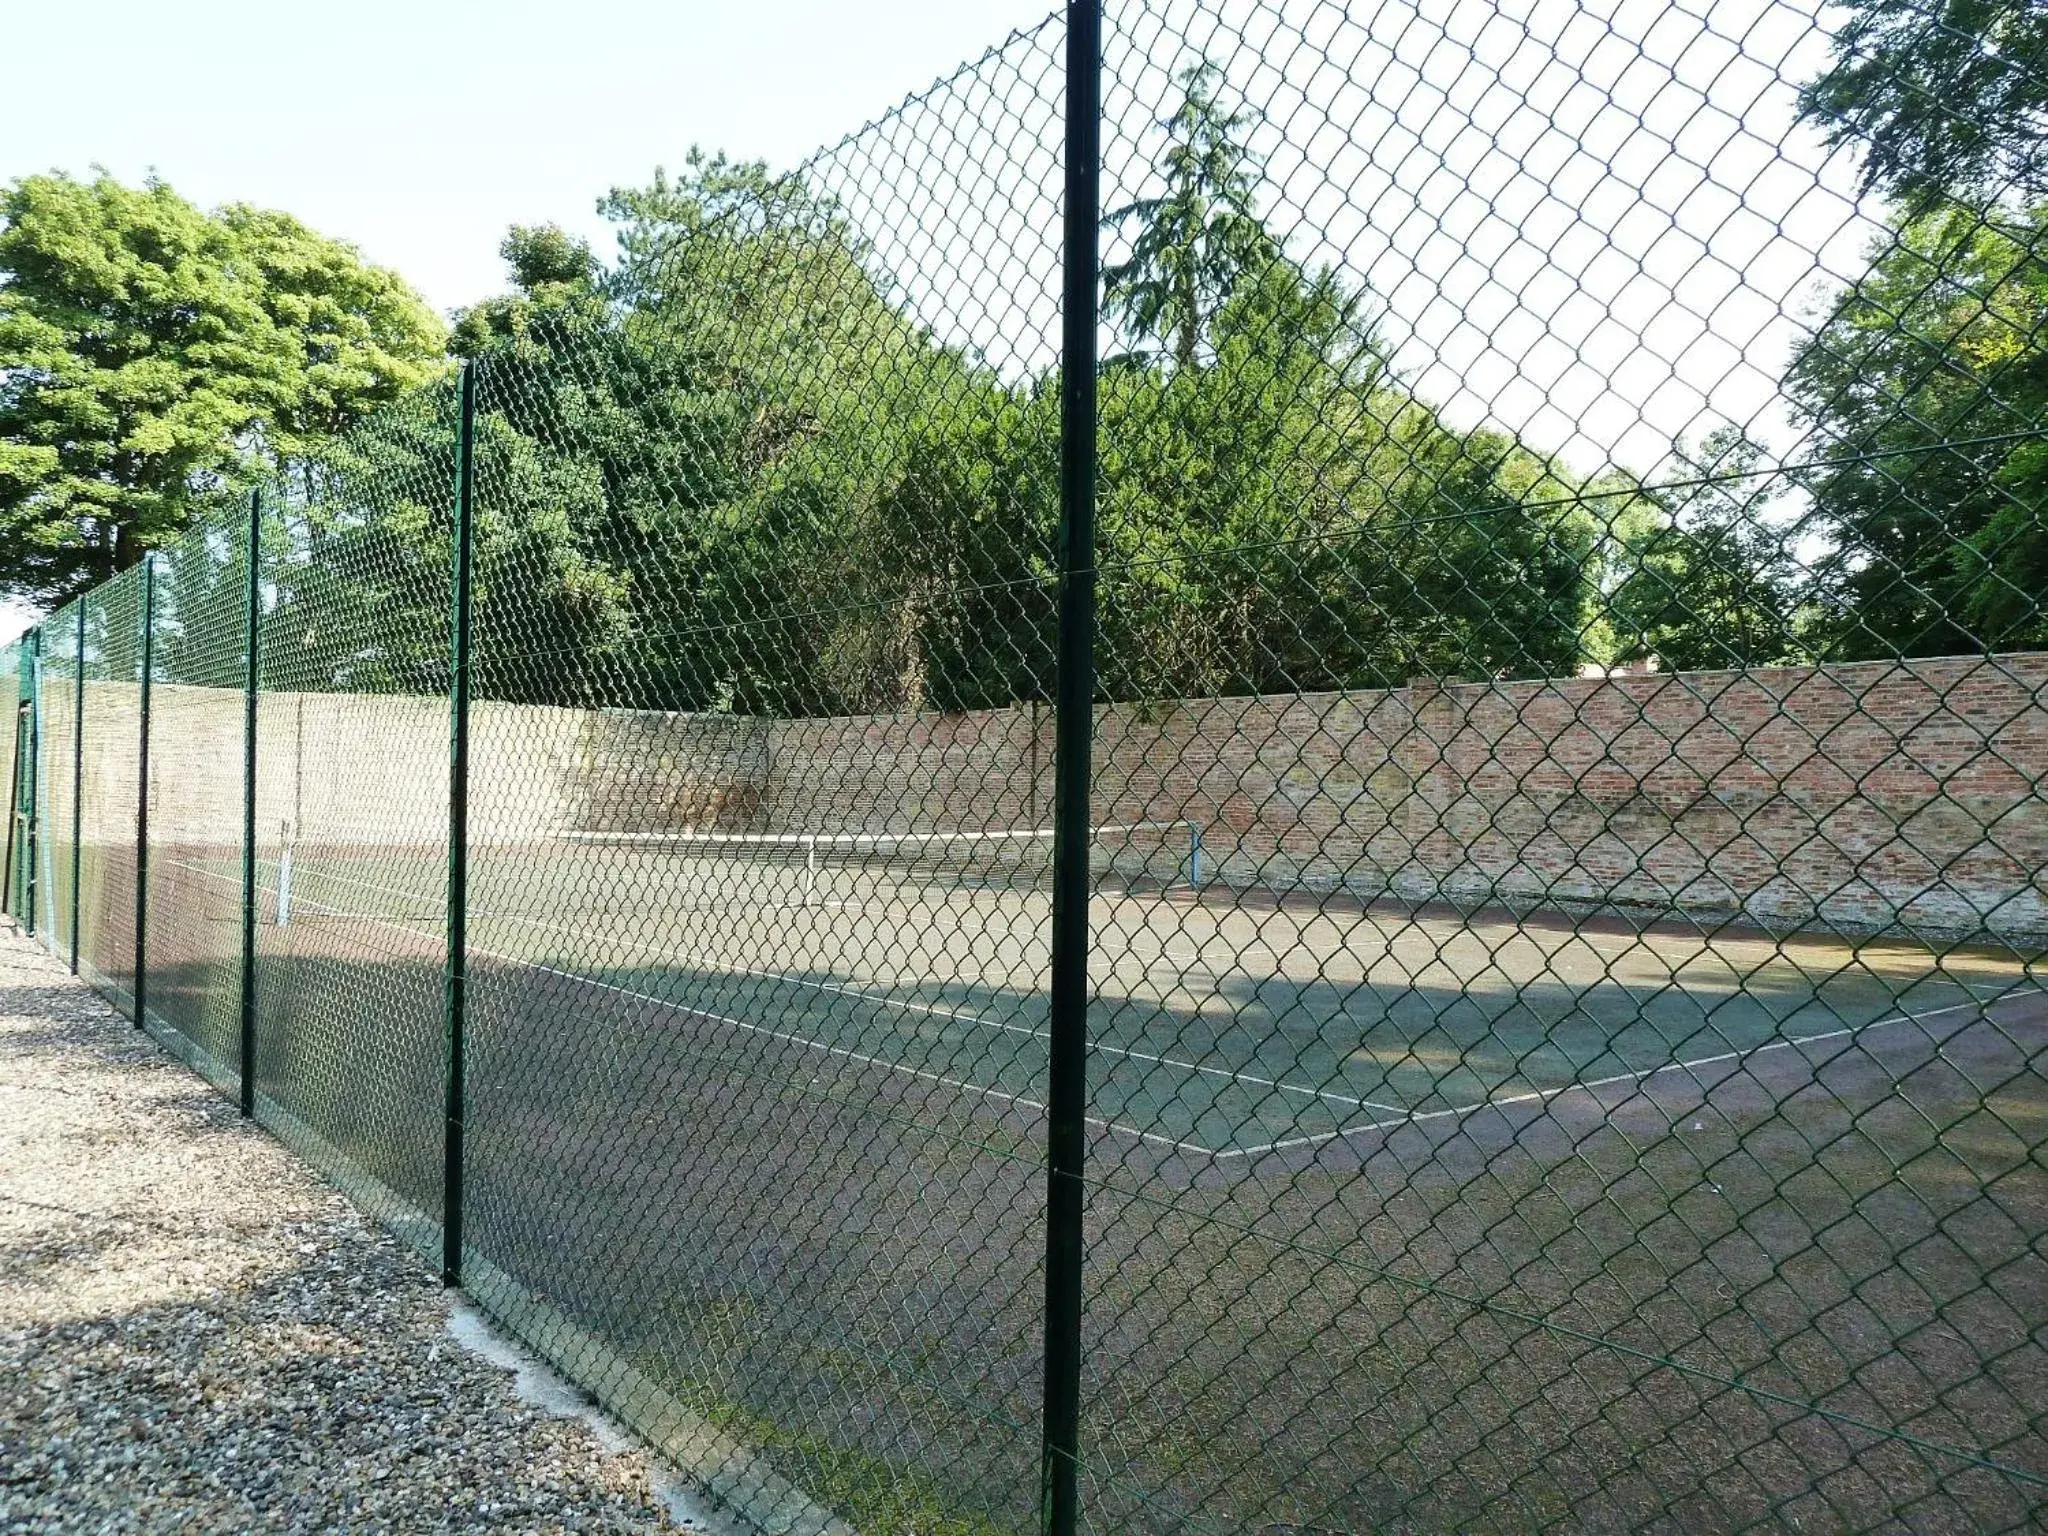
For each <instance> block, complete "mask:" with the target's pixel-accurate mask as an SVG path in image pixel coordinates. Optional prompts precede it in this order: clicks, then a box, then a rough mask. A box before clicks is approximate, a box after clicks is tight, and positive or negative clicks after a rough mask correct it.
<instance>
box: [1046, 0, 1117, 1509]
mask: <svg viewBox="0 0 2048 1536" xmlns="http://www.w3.org/2000/svg"><path fill="white" fill-rule="evenodd" d="M1066 66H1067V104H1066V111H1067V121H1066V195H1065V203H1066V206H1065V209H1064V213H1065V226H1066V227H1065V234H1064V241H1065V254H1064V259H1063V260H1064V267H1065V272H1064V278H1063V282H1062V288H1063V292H1062V294H1061V300H1060V329H1061V336H1060V541H1059V559H1060V603H1059V665H1058V675H1057V679H1056V682H1055V686H1054V714H1053V723H1054V741H1053V855H1052V857H1053V871H1052V974H1051V989H1050V990H1051V999H1050V1012H1049V1018H1048V1024H1049V1033H1050V1035H1051V1041H1050V1045H1049V1051H1048V1069H1049V1073H1050V1077H1051V1092H1050V1094H1049V1095H1048V1096H1047V1105H1046V1108H1047V1114H1046V1121H1047V1125H1046V1234H1045V1410H1044V1444H1043V1448H1042V1453H1041V1460H1040V1473H1039V1501H1038V1508H1039V1529H1040V1530H1041V1531H1042V1532H1043V1533H1044V1536H1073V1533H1074V1532H1075V1531H1076V1530H1077V1529H1078V1528H1079V1525H1080V1512H1081V1494H1080V1469H1081V1294H1082V1293H1081V1266H1082V1258H1083V1256H1082V1251H1081V1242H1082V1210H1083V1196H1084V1188H1083V1184H1082V1179H1083V1177H1084V1175H1085V1173H1086V1171H1087V1155H1088V1142H1087V1129H1088V1127H1087V1113H1088V1063H1087V1057H1088V842H1089V836H1090V830H1089V803H1088V802H1089V747H1090V737H1091V735H1092V734H1093V731H1094V700H1095V365H1096V336H1095V330H1096V289H1097V283H1098V281H1099V277H1100V265H1101V250H1100V247H1099V239H1100V229H1101V223H1102V210H1101V197H1102V188H1101V159H1102V154H1101V131H1102V130H1101V110H1102V4H1101V0H1068V4H1067V60H1066Z"/></svg>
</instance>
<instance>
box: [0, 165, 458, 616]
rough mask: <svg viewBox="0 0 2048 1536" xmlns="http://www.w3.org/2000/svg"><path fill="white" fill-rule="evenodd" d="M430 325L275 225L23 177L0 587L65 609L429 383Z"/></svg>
mask: <svg viewBox="0 0 2048 1536" xmlns="http://www.w3.org/2000/svg"><path fill="white" fill-rule="evenodd" d="M441 351H442V328H441V325H440V322H439V321H438V320H437V319H436V318H435V316H434V315H433V314H432V312H431V311H430V310H428V308H427V307H426V305H425V304H424V303H423V302H422V301H421V300H420V298H419V297H418V296H417V295H416V294H415V293H413V291H412V290H411V289H410V288H408V287H407V286H406V285H405V283H404V282H403V281H401V280H400V279H399V278H398V277H397V276H395V275H394V274H392V273H390V272H388V271H385V270H383V269H381V268H377V267H372V266H369V265H367V264H365V263H364V262H363V261H362V259H361V258H360V256H358V255H357V253H356V252H355V251H354V250H353V249H352V248H351V247H349V246H347V245H344V244H342V243H340V242H338V241H334V240H330V239H327V238H325V237H324V236H321V235H318V234H316V233H314V232H313V231H312V230H309V229H307V228H306V227H305V226H304V225H302V224H300V223H298V222H297V221H296V220H294V219H292V218H290V217H289V216H287V215H285V214H282V213H274V212H269V211H265V210H262V209H256V208H249V207H244V206H240V205H236V206H231V207H228V208H224V209H222V210H220V211H219V212H217V213H212V214H208V213H206V212H203V211H202V210H200V209H199V208H196V207H194V206H193V205H192V204H191V203H189V202H187V201H185V200H184V199H183V198H181V197H179V196H178V195H177V194H176V193H175V192H174V191H172V189H171V188H170V187H169V186H168V185H167V184H165V183H164V182H162V181H159V180H155V179H152V180H150V181H148V182H147V183H145V184H144V185H143V186H142V187H141V188H139V189H137V188H131V187H126V186H123V185H121V184H120V183H119V182H117V181H115V180H114V179H113V178H112V177H110V176H107V175H105V174H101V175H99V176H98V177H96V178H95V179H94V180H92V181H89V182H81V181H77V180H74V179H72V178H70V177H68V176H64V175H45V176H30V177H25V178H23V179H21V180H19V181H16V182H14V183H13V184H12V185H11V186H9V187H7V188H6V189H5V191H4V192H0V591H7V592H13V593H19V594H25V595H29V596H33V597H37V598H40V599H43V600H46V601H52V602H56V601H62V600H63V599H64V598H65V597H67V596H69V595H71V594H72V593H74V592H77V591H79V590H82V589H83V588H84V587H87V586H89V585H91V584H93V583H94V582H97V581H101V580H104V579H106V578H107V577H108V576H110V575H112V574H114V573H115V572H116V571H118V570H121V569H123V568H125V567H127V566H129V565H132V564H133V563H134V562H135V561H136V560H138V559H140V558H141V555H142V552H143V550H144V549H146V548H149V547H153V546H156V545H160V544H162V543H165V542H167V541H168V540H170V539H171V538H172V537H174V536H175V535H176V534H178V533H179V532H180V531H182V530H183V529H184V528H185V526H186V525H187V524H188V523H189V522H190V520H191V519H192V517H193V515H194V512H195V510H196V509H197V508H198V506H199V505H200V504H201V502H202V501H203V499H204V498H205V497H206V496H207V495H208V494H209V493H210V492H213V491H216V490H218V489H219V488H220V487H221V486H222V485H223V484H229V483H234V482H237V481H240V480H243V479H246V478H248V477H249V476H251V475H253V474H254V473H256V472H257V471H258V470H259V469H263V468H267V469H270V470H278V469H282V468H284V467H285V466H287V465H289V464H290V463H292V462H293V461H294V460H295V459H297V458H300V457H302V456H303V455H304V454H306V453H307V452H308V451H310V450H311V448H312V447H313V446H314V445H315V444H317V443H319V442H320V441H322V440H324V439H325V438H327V437H328V436H331V435H332V434H334V433H336V432H338V431H341V430H342V429H344V428H345V427H346V426H347V425H348V424H349V423H350V422H352V421H354V420H356V419H357V418H359V417H361V416H362V415H363V414H364V413H365V412H367V411H369V410H371V409H372V408H373V407H375V406H376V405H378V404H380V403H382V402H384V401H388V400H391V399H394V398H396V397H397V396H398V395H399V394H401V393H402V392H403V391H405V390H406V389H408V388H410V387H411V386H414V385H416V384H419V383H420V382H422V381H423V380H425V379H426V378H428V377H429V376H430V375H431V374H432V373H433V372H434V369H435V367H436V364H437V361H438V359H439V357H440V356H441Z"/></svg>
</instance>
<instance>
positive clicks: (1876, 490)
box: [1788, 204, 2048, 656]
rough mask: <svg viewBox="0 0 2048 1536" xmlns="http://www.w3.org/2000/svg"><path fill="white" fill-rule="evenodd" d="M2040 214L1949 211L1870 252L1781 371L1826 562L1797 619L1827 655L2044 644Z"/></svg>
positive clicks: (2044, 288) (2046, 342)
mask: <svg viewBox="0 0 2048 1536" xmlns="http://www.w3.org/2000/svg"><path fill="white" fill-rule="evenodd" d="M2044 255H2048V204H2037V205H2035V206H2034V207H2033V208H2030V209H2028V210H2027V211H2026V212H2025V213H2024V214H2021V215H2018V216H2015V217H2012V218H2003V217H2001V218H1999V219H1997V220H1996V221H1993V220H1991V219H1988V218H1985V217H1982V216H1980V215H1978V214H1976V213H1973V212H1970V211H1968V210H1966V209H1963V208H1961V207H1957V206H1951V207H1949V208H1946V209H1944V210H1942V211H1940V212H1937V213H1934V214H1930V215H1927V216H1925V217H1922V218H1919V219H1914V220H1910V221H1908V222H1906V223H1904V224H1903V225H1901V226H1900V228H1899V229H1898V231H1897V232H1896V234H1895V235H1894V236H1891V237H1889V238H1887V239H1886V240H1884V241H1883V242H1881V243H1880V245H1879V247H1878V248H1877V250H1876V251H1875V252H1874V259H1873V260H1872V263H1871V266H1870V269H1869V271H1867V272H1866V273H1865V274H1864V275H1863V277H1862V278H1860V279H1859V280H1858V281H1857V282H1856V283H1855V284H1854V285H1853V286H1851V287H1850V288H1849V289H1848V290H1847V291H1846V292H1844V293H1843V294H1842V295H1841V296H1840V297H1839V298H1838V299H1837V300H1836V301H1835V303H1834V304H1833V306H1832V307H1831V309H1830V310H1829V312H1828V314H1827V316H1826V318H1825V320H1824V322H1823V323H1822V324H1821V325H1820V327H1819V328H1818V329H1817V330H1816V332H1815V333H1814V335H1813V336H1812V337H1811V338H1810V339H1809V340H1808V341H1807V343H1806V344H1805V345H1804V347H1803V348H1802V349H1801V350H1800V352H1799V354H1798V356H1797V358H1796V359H1795V360H1794V363H1793V365H1792V368H1791V370H1790V374H1789V376H1788V389H1789V390H1790V392H1791V393H1792V395H1793V397H1794V398H1795V399H1796V401H1797V402H1798V404H1799V406H1800V407H1801V409H1802V411H1803V412H1804V414H1805V417H1806V420H1807V422H1808V423H1809V424H1810V426H1811V429H1812V457H1813V458H1814V459H1815V460H1816V461H1817V463H1818V467H1816V468H1814V469H1811V470H1809V471H1807V472H1806V474H1805V476H1804V477H1803V478H1804V482H1805V484H1806V487H1807V489H1808V490H1809V491H1810V492H1811V494H1812V496H1813V501H1814V506H1815V515H1816V522H1817V523H1818V524H1819V526H1821V527H1822V528H1824V529H1825V530H1826V531H1827V532H1828V534H1829V535H1830V537H1831V541H1832V544H1833V548H1832V549H1831V551H1830V552H1829V553H1828V554H1826V555H1825V556H1824V557H1823V558H1822V559H1820V560H1819V561H1818V562H1817V563H1816V569H1815V581H1814V588H1813V592H1812V594H1811V599H1812V601H1813V602H1814V603H1815V604H1816V606H1817V608H1818V611H1819V612H1818V622H1819V625H1820V628H1819V631H1818V633H1819V634H1820V635H1821V636H1823V637H1824V638H1825V642H1826V644H1827V645H1828V647H1829V649H1830V651H1831V653H1833V654H1838V655H1849V656H1887V655H1895V654H1903V655H1909V656H1930V655H1945V654H1954V653H1957V652H1969V651H1976V650H1981V649H1985V648H2011V647H2017V646H2032V645H2040V644H2043V643H2048V620H2044V619H2043V617H2042V608H2041V603H2040V596H2041V594H2042V593H2043V592H2044V591H2048V524H2044V514H2048V455H2044V452H2043V449H2042V445H2041V440H2040V432H2041V424H2042V421H2043V419H2044V415H2048V337H2044V335H2043V327H2044V326H2048V261H2044Z"/></svg>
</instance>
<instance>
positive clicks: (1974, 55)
mask: <svg viewBox="0 0 2048 1536" xmlns="http://www.w3.org/2000/svg"><path fill="white" fill-rule="evenodd" d="M1846 9H1847V17H1846V19H1845V21H1844V23H1843V25H1842V27H1841V29H1840V30H1839V31H1838V32H1837V33H1836V34H1835V38H1834V55H1835V57H1834V63H1833V65H1832V67H1830V68H1829V69H1828V70H1827V71H1826V72H1825V73H1824V74H1822V75H1821V76H1820V77H1819V78H1818V79H1816V80H1813V81H1811V82H1810V83H1808V84H1807V85H1806V87H1805V88H1804V89H1803V90H1802V91H1801V93H1800V109H1801V112H1802V114H1803V115H1804V116H1805V117H1806V118H1808V119H1809V120H1811V121H1815V122H1818V123H1819V124H1820V125H1821V127H1822V130H1823V132H1824V133H1825V135H1826V137H1827V140H1828V142H1829V143H1830V144H1831V145H1834V146H1837V147H1841V146H1848V147H1853V148H1856V149H1858V150H1860V151H1861V152H1862V154H1863V184H1864V188H1865V190H1872V189H1876V190H1881V191H1884V192H1887V193H1889V194H1891V195H1892V196H1894V197H1896V198H1897V199H1898V200H1899V201H1900V203H1901V204H1902V205H1903V207H1904V208H1905V209H1906V211H1907V212H1908V213H1909V214H1914V215H1918V214H1924V213H1927V212H1929V211H1931V210H1932V209H1933V208H1934V206H1935V205H1936V204H1937V203H1939V202H1940V201H1942V200H1943V199H1953V200H1958V201H1964V202H1974V203H1979V204H1981V203H1984V202H1987V201H1998V200H2000V199H2002V198H2010V199H2012V200H2015V201H2018V202H2027V201H2031V200H2033V199H2035V198H2039V197H2042V196H2048V8H2044V7H2043V6H2041V5H2040V4H2039V3H2038V0H1855V3H1853V4H1851V5H1849V6H1848V7H1847V8H1846Z"/></svg>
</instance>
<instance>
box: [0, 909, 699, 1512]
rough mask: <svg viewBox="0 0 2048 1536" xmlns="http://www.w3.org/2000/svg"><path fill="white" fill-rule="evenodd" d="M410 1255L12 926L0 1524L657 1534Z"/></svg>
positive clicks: (624, 1486) (650, 1502)
mask: <svg viewBox="0 0 2048 1536" xmlns="http://www.w3.org/2000/svg"><path fill="white" fill-rule="evenodd" d="M449 1308H450V1302H449V1299H448V1297H447V1295H446V1294H445V1293H444V1292H443V1291H442V1290H441V1288H440V1286H439V1285H438V1284H437V1282H436V1280H435V1278H434V1277H433V1276H432V1275H431V1274H430V1273H429V1272H428V1271H427V1269H426V1267H425V1266H424V1265H423V1264H421V1263H420V1262H419V1261H418V1260H417V1259H416V1258H415V1257H414V1256H413V1255H412V1254H410V1253H408V1252H407V1251H405V1250H404V1249H402V1248H401V1247H400V1246H399V1245H398V1244H397V1242H396V1241H394V1240H393V1239H391V1238H390V1237H388V1236H386V1235H385V1234H384V1233H383V1232H382V1231H380V1230H379V1229H377V1228H376V1227H374V1226H372V1225H371V1223H370V1222H369V1221H368V1220H367V1219H366V1218H365V1217H363V1216H362V1215H361V1214H359V1213H358V1212H357V1211H356V1209H355V1207H354V1206H352V1205H350V1204H349V1203H348V1202H347V1201H346V1200H344V1199H343V1198H342V1197H341V1196H339V1195H337V1194H335V1193H334V1192H333V1191H332V1190H331V1189H329V1188H328V1187H327V1186H326V1185H324V1184H323V1183H321V1182H320V1180H319V1179H318V1178H317V1177H315V1176H314V1175H313V1174H312V1173H311V1172H310V1171H309V1170H307V1168H306V1167H305V1166H304V1165H303V1164H301V1163H300V1162H299V1161H298V1160H297V1159H296V1158H294V1157H293V1156H292V1155H291V1154H290V1153H289V1152H287V1151H286V1150H285V1149H284V1148H283V1147H282V1146H281V1145H279V1144H278V1143H277V1142H276V1141H274V1140H272V1139H271V1138H270V1137H269V1136H268V1135H266V1134H265V1133H263V1132H262V1131H259V1130H256V1129H254V1128H252V1127H250V1126H248V1125H246V1124H244V1123H243V1122H242V1121H241V1120H240V1118H239V1117H238V1116H237V1115H236V1113H235V1110H234V1107H233V1106H232V1105H230V1104H228V1103H227V1102H226V1101H225V1100H223V1099H221V1098H220V1097H218V1096H217V1095H215V1094H214V1093H213V1092H212V1091H211V1090H209V1089H208V1088H207V1087H206V1086H205V1085H204V1084H203V1083H201V1082H200V1080H199V1079H198V1078H197V1077H195V1076H194V1075H193V1074H192V1073H190V1072H188V1071H187V1070H186V1069H185V1068H184V1067H182V1066H181V1065H179V1064H177V1063H176V1062H174V1061H172V1060H171V1059H170V1058H169V1057H168V1056H166V1055H165V1054H164V1053H163V1052H162V1051H161V1050H159V1049H158V1048H157V1047H156V1046H155V1045H154V1044H152V1043H151V1042H150V1041H149V1040H148V1039H147V1038H146V1037H144V1036H143V1035H142V1034H141V1033H139V1032H138V1031H137V1030H135V1029H134V1028H133V1027H132V1026H130V1025H129V1024H128V1023H126V1022H125V1021H124V1020H122V1019H120V1018H119V1017H118V1016H116V1015H115V1014H114V1013H113V1012H112V1010H111V1009H109V1008H108V1007H107V1006H106V1005H105V1004H104V1003H102V1002H101V1001H100V1000H99V999H98V998H97V997H95V996H94V995H93V994H92V993H91V992H89V991H88V990H87V989H86V988H85V987H83V986H81V985H80V984H78V983H77V982H75V981H73V980H71V979H70V978H69V977H68V976H66V975H65V974H64V972H63V969H62V967H60V966H58V965H57V964H56V963H55V962H53V961H52V960H50V959H49V958H48V957H46V956H45V955H43V954H42V953H41V952H40V951H39V950H36V949H34V948H32V947H31V946H30V945H29V944H28V943H27V942H26V941H25V940H23V939H21V938H19V937H18V936H16V935H14V934H13V933H11V932H7V931H5V930H0V1532H5V1533H9V1536H12V1533H16V1532H30V1531H33V1532H38V1533H40V1532H53V1533H55V1532H87V1531H90V1532H128V1531H151V1532H155V1531H178V1532H185V1531H190V1532H208V1533H212V1532H232V1531H271V1530H288V1531H309V1532H312V1531H348V1532H351V1533H362V1536H368V1533H371V1532H393V1533H395V1532H408V1533H410V1532H428V1531H435V1532H441V1531H445V1532H471V1531H479V1532H480V1531H494V1532H497V1531H521V1532H542V1531H587V1532H641V1531H649V1532H651V1531H673V1530H677V1529H691V1528H692V1527H690V1526H689V1525H687V1524H685V1525H680V1526H679V1525H677V1524H675V1523H672V1522H671V1521H670V1520H669V1519H668V1518H667V1517H666V1515H665V1514H664V1504H663V1501H662V1499H661V1497H660V1496H659V1493H658V1488H657V1477H658V1471H657V1469H656V1468H655V1467H654V1466H653V1465H652V1464H651V1463H650V1462H649V1461H648V1459H647V1458H646V1457H644V1456H643V1455H641V1454H640V1453H639V1452H637V1451H631V1450H628V1451H621V1452H616V1453H615V1452H609V1451H607V1450H606V1449H605V1448H604V1446H603V1445H602V1444H601V1443H600V1441H599V1439H598V1438H597V1437H596V1436H595V1435H594V1434H593V1432H592V1430H591V1429H590V1428H589V1427H587V1426H586V1425H585V1424H584V1423H582V1422H580V1421H578V1420H575V1419H562V1418H554V1417H549V1416H548V1415H547V1414H546V1413H544V1412H540V1411H537V1410H536V1409H535V1408H533V1407H531V1406H529V1405H528V1404H526V1403H525V1402H522V1401H521V1400H519V1399H518V1398H516V1397H515V1396H514V1393H513V1390H512V1377H511V1376H510V1375H509V1374H508V1373H507V1372H505V1371H504V1370H501V1369H499V1368H497V1367H495V1366H493V1365H491V1364H489V1363H487V1362H486V1361H484V1360H482V1359H480V1358H478V1357H477V1356H476V1355H474V1354H472V1353H470V1352H469V1351H468V1350H466V1349H465V1348H463V1347H462V1346H461V1345H459V1344H458V1343H457V1342H456V1341H455V1340H454V1338H453V1337H452V1336H451V1335H450V1333H449V1331H448V1320H449Z"/></svg>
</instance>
